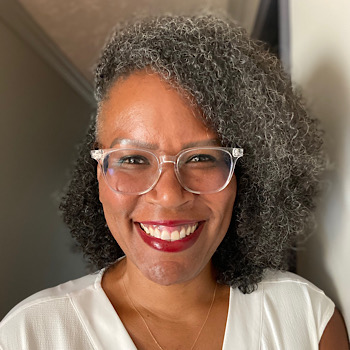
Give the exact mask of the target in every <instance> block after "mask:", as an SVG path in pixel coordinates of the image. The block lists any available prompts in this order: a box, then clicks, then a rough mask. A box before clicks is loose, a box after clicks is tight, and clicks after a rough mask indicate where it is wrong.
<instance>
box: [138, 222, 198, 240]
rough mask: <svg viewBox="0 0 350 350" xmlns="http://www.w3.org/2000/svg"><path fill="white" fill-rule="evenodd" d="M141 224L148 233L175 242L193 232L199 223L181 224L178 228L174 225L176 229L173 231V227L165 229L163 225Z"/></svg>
mask: <svg viewBox="0 0 350 350" xmlns="http://www.w3.org/2000/svg"><path fill="white" fill-rule="evenodd" d="M140 226H141V228H142V229H143V230H144V231H145V232H146V233H147V234H148V235H150V236H152V237H156V238H160V239H162V240H164V241H171V242H174V241H178V240H180V239H182V238H185V237H186V236H189V235H190V234H191V233H193V232H194V231H195V230H196V229H197V227H198V223H195V224H192V225H183V226H179V227H178V228H177V229H176V228H175V227H174V228H173V230H174V231H172V230H171V228H170V229H169V228H168V229H165V228H164V229H163V228H162V227H161V226H152V225H145V224H143V223H140Z"/></svg>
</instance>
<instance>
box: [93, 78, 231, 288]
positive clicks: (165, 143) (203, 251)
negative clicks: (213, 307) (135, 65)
mask: <svg viewBox="0 0 350 350" xmlns="http://www.w3.org/2000/svg"><path fill="white" fill-rule="evenodd" d="M196 113H197V114H198V111H195V110H194V109H193V107H191V106H190V105H189V103H188V101H187V100H186V99H185V98H184V97H182V96H181V95H180V94H179V93H178V92H177V91H176V90H174V89H173V88H171V87H170V85H168V84H167V83H165V82H164V81H162V80H161V79H160V78H159V77H158V76H157V75H156V74H152V75H151V74H146V73H142V72H140V73H134V74H132V75H130V76H129V77H128V78H126V79H123V80H119V81H118V82H117V83H115V85H114V86H112V87H111V89H110V92H109V95H108V97H107V99H106V100H105V101H104V102H103V104H102V106H101V110H100V115H99V118H100V119H99V130H98V141H99V143H100V145H101V148H123V147H124V148H125V147H137V148H140V147H141V148H145V149H147V150H151V151H152V152H154V153H155V154H157V155H163V154H166V155H176V154H177V153H178V152H180V151H181V150H183V149H185V148H188V147H195V146H197V145H198V146H205V145H207V146H210V145H213V144H216V145H219V143H218V140H217V135H216V134H215V133H214V132H213V131H211V130H209V129H208V128H207V127H206V126H205V125H204V124H203V123H202V121H201V120H200V119H199V118H197V117H195V114H196ZM98 181H99V191H100V201H101V203H102V205H103V209H104V214H105V218H106V221H107V224H108V227H109V229H110V231H111V232H112V234H113V236H114V238H115V239H116V241H117V242H118V244H119V245H120V247H121V248H122V249H123V251H124V253H125V254H126V256H127V259H128V262H132V263H133V264H134V265H135V266H136V267H137V268H138V269H139V270H140V271H141V272H142V273H143V275H144V276H146V277H147V278H148V279H150V280H152V281H154V282H156V283H159V284H163V285H170V284H174V283H180V282H186V281H189V280H191V279H193V278H195V277H196V276H197V275H198V274H199V273H200V272H201V271H202V270H203V269H204V268H205V267H206V266H208V264H209V262H210V259H211V257H212V255H213V253H214V252H215V250H216V248H217V247H218V245H219V244H220V242H221V241H222V239H223V237H224V236H225V233H226V232H227V229H228V226H229V223H230V220H231V214H232V208H233V204H234V200H235V196H236V180H235V177H233V179H232V181H231V182H230V183H229V185H228V186H227V187H226V188H225V189H224V190H222V191H220V192H218V193H214V194H199V195H198V194H193V193H190V192H188V191H186V190H184V189H183V188H182V187H181V185H180V184H179V182H178V180H177V178H176V176H175V172H174V166H173V164H171V163H170V164H165V165H164V169H163V173H162V175H161V177H160V179H159V181H158V183H157V184H156V186H155V187H154V188H153V189H152V190H151V191H149V192H147V193H145V194H143V195H128V194H119V193H115V192H113V191H112V190H111V189H110V188H109V187H108V185H107V184H106V182H105V180H104V178H103V176H102V173H101V170H100V167H98ZM141 226H143V227H146V228H153V229H155V228H158V229H159V231H160V232H161V233H162V231H167V232H168V233H169V234H171V233H172V232H173V231H178V232H180V231H181V230H182V229H185V230H190V229H191V228H196V230H195V231H194V232H193V233H191V234H190V235H189V236H186V238H184V239H183V240H181V239H180V240H179V241H176V242H169V241H167V240H160V239H159V238H153V237H152V236H150V235H147V234H146V233H145V232H144V230H143V229H142V228H141ZM163 233H164V232H163ZM163 236H164V235H163ZM165 236H166V234H165Z"/></svg>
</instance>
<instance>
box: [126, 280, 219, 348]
mask: <svg viewBox="0 0 350 350" xmlns="http://www.w3.org/2000/svg"><path fill="white" fill-rule="evenodd" d="M122 282H123V286H124V291H125V294H126V296H127V297H128V299H129V301H130V304H131V306H132V307H133V309H134V310H135V311H136V312H137V313H138V315H139V316H140V317H141V319H142V321H143V323H144V325H145V327H146V329H147V331H148V333H149V334H150V336H151V337H152V339H153V341H154V342H155V344H156V345H157V347H158V348H159V349H160V350H164V349H163V348H162V347H161V346H160V344H159V343H158V341H157V339H156V337H155V336H154V335H153V333H152V331H151V329H150V328H149V327H148V324H147V322H146V320H145V319H144V317H143V316H142V314H141V312H140V311H139V310H137V308H136V306H135V304H134V302H133V301H132V299H131V297H130V295H129V293H128V291H127V290H126V286H125V282H124V276H123V277H122ZM217 286H218V284H217V283H215V289H214V293H213V298H212V300H211V303H210V306H209V310H208V313H207V316H206V317H205V320H204V322H203V324H202V327H201V329H200V330H199V332H198V334H197V337H196V339H195V341H194V343H193V344H192V346H191V349H190V350H193V348H194V346H195V345H196V343H197V340H198V339H199V336H200V335H201V333H202V330H203V328H204V326H205V324H206V323H207V321H208V318H209V314H210V311H211V309H212V307H213V304H214V301H215V295H216V288H217Z"/></svg>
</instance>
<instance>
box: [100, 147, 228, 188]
mask: <svg viewBox="0 0 350 350" xmlns="http://www.w3.org/2000/svg"><path fill="white" fill-rule="evenodd" d="M163 166H164V165H163ZM233 166H234V164H233V159H232V157H231V155H230V153H229V152H228V151H226V150H223V149H214V148H213V149H205V148H203V149H200V148H197V149H191V150H188V151H185V152H183V153H181V154H180V156H179V157H178V159H177V164H176V167H175V171H176V176H177V178H178V180H179V182H180V184H181V185H182V186H183V187H184V188H185V189H187V190H189V191H191V192H198V193H205V192H207V193H208V192H216V191H218V190H220V189H222V187H223V186H225V185H226V183H227V182H228V180H229V178H230V176H231V174H232V170H233V169H232V168H233ZM103 172H104V174H105V177H106V180H107V183H108V184H109V186H110V187H111V188H112V189H113V190H115V191H117V192H120V193H129V194H136V193H143V192H147V190H149V189H150V188H151V187H152V186H154V184H155V182H156V181H157V180H158V178H159V174H160V169H159V163H158V160H157V157H156V156H155V155H154V154H153V153H151V152H148V151H144V150H132V149H125V150H123V149H118V150H114V151H112V152H110V153H109V154H108V155H107V156H106V157H105V159H104V162H103Z"/></svg>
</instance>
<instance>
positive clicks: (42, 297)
mask: <svg viewBox="0 0 350 350" xmlns="http://www.w3.org/2000/svg"><path fill="white" fill-rule="evenodd" d="M99 275H100V273H96V274H90V275H86V276H84V277H81V278H78V279H76V280H72V281H68V282H65V283H62V284H59V285H57V286H55V287H52V288H47V289H45V290H42V291H40V292H38V293H35V294H33V295H31V296H30V297H28V298H26V299H24V300H23V301H22V302H20V303H19V304H17V305H16V306H15V307H14V308H13V309H12V310H11V311H10V312H9V313H8V314H7V315H6V316H5V318H4V319H3V320H2V321H1V323H0V325H3V323H6V322H7V321H8V320H9V319H11V318H12V317H15V316H16V315H18V314H20V313H22V312H23V311H25V310H33V309H36V308H40V305H43V304H44V305H45V306H48V305H52V304H55V303H56V302H57V303H59V301H60V300H65V299H69V297H70V295H71V294H74V293H79V291H81V290H84V289H86V288H89V287H91V286H93V285H94V284H95V283H96V280H98V278H99Z"/></svg>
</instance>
